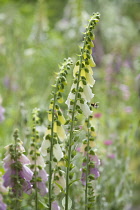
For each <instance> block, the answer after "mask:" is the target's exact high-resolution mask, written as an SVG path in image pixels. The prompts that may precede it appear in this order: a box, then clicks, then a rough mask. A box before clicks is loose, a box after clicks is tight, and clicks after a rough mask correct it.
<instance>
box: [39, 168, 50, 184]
mask: <svg viewBox="0 0 140 210" xmlns="http://www.w3.org/2000/svg"><path fill="white" fill-rule="evenodd" d="M38 177H41V178H42V181H43V182H46V181H48V174H47V173H46V171H45V170H44V169H42V170H40V171H39V172H38Z"/></svg>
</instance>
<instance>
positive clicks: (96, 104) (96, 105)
mask: <svg viewBox="0 0 140 210" xmlns="http://www.w3.org/2000/svg"><path fill="white" fill-rule="evenodd" d="M98 103H99V102H96V103H92V104H91V106H92V107H94V108H95V109H97V108H98V107H99V105H98Z"/></svg>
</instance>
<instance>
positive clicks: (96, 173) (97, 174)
mask: <svg viewBox="0 0 140 210" xmlns="http://www.w3.org/2000/svg"><path fill="white" fill-rule="evenodd" d="M90 174H93V175H94V177H95V179H97V178H98V177H99V176H100V173H99V170H98V169H97V168H91V169H90Z"/></svg>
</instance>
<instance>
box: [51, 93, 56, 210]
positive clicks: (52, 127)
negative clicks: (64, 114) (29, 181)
mask: <svg viewBox="0 0 140 210" xmlns="http://www.w3.org/2000/svg"><path fill="white" fill-rule="evenodd" d="M55 103H56V93H55V94H54V103H53V111H52V125H51V146H50V162H49V210H51V203H52V160H53V134H54V114H55Z"/></svg>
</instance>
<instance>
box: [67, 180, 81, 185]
mask: <svg viewBox="0 0 140 210" xmlns="http://www.w3.org/2000/svg"><path fill="white" fill-rule="evenodd" d="M79 180H80V179H75V180H73V181H72V182H71V183H69V186H71V185H72V184H73V183H74V182H77V181H79Z"/></svg>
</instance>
